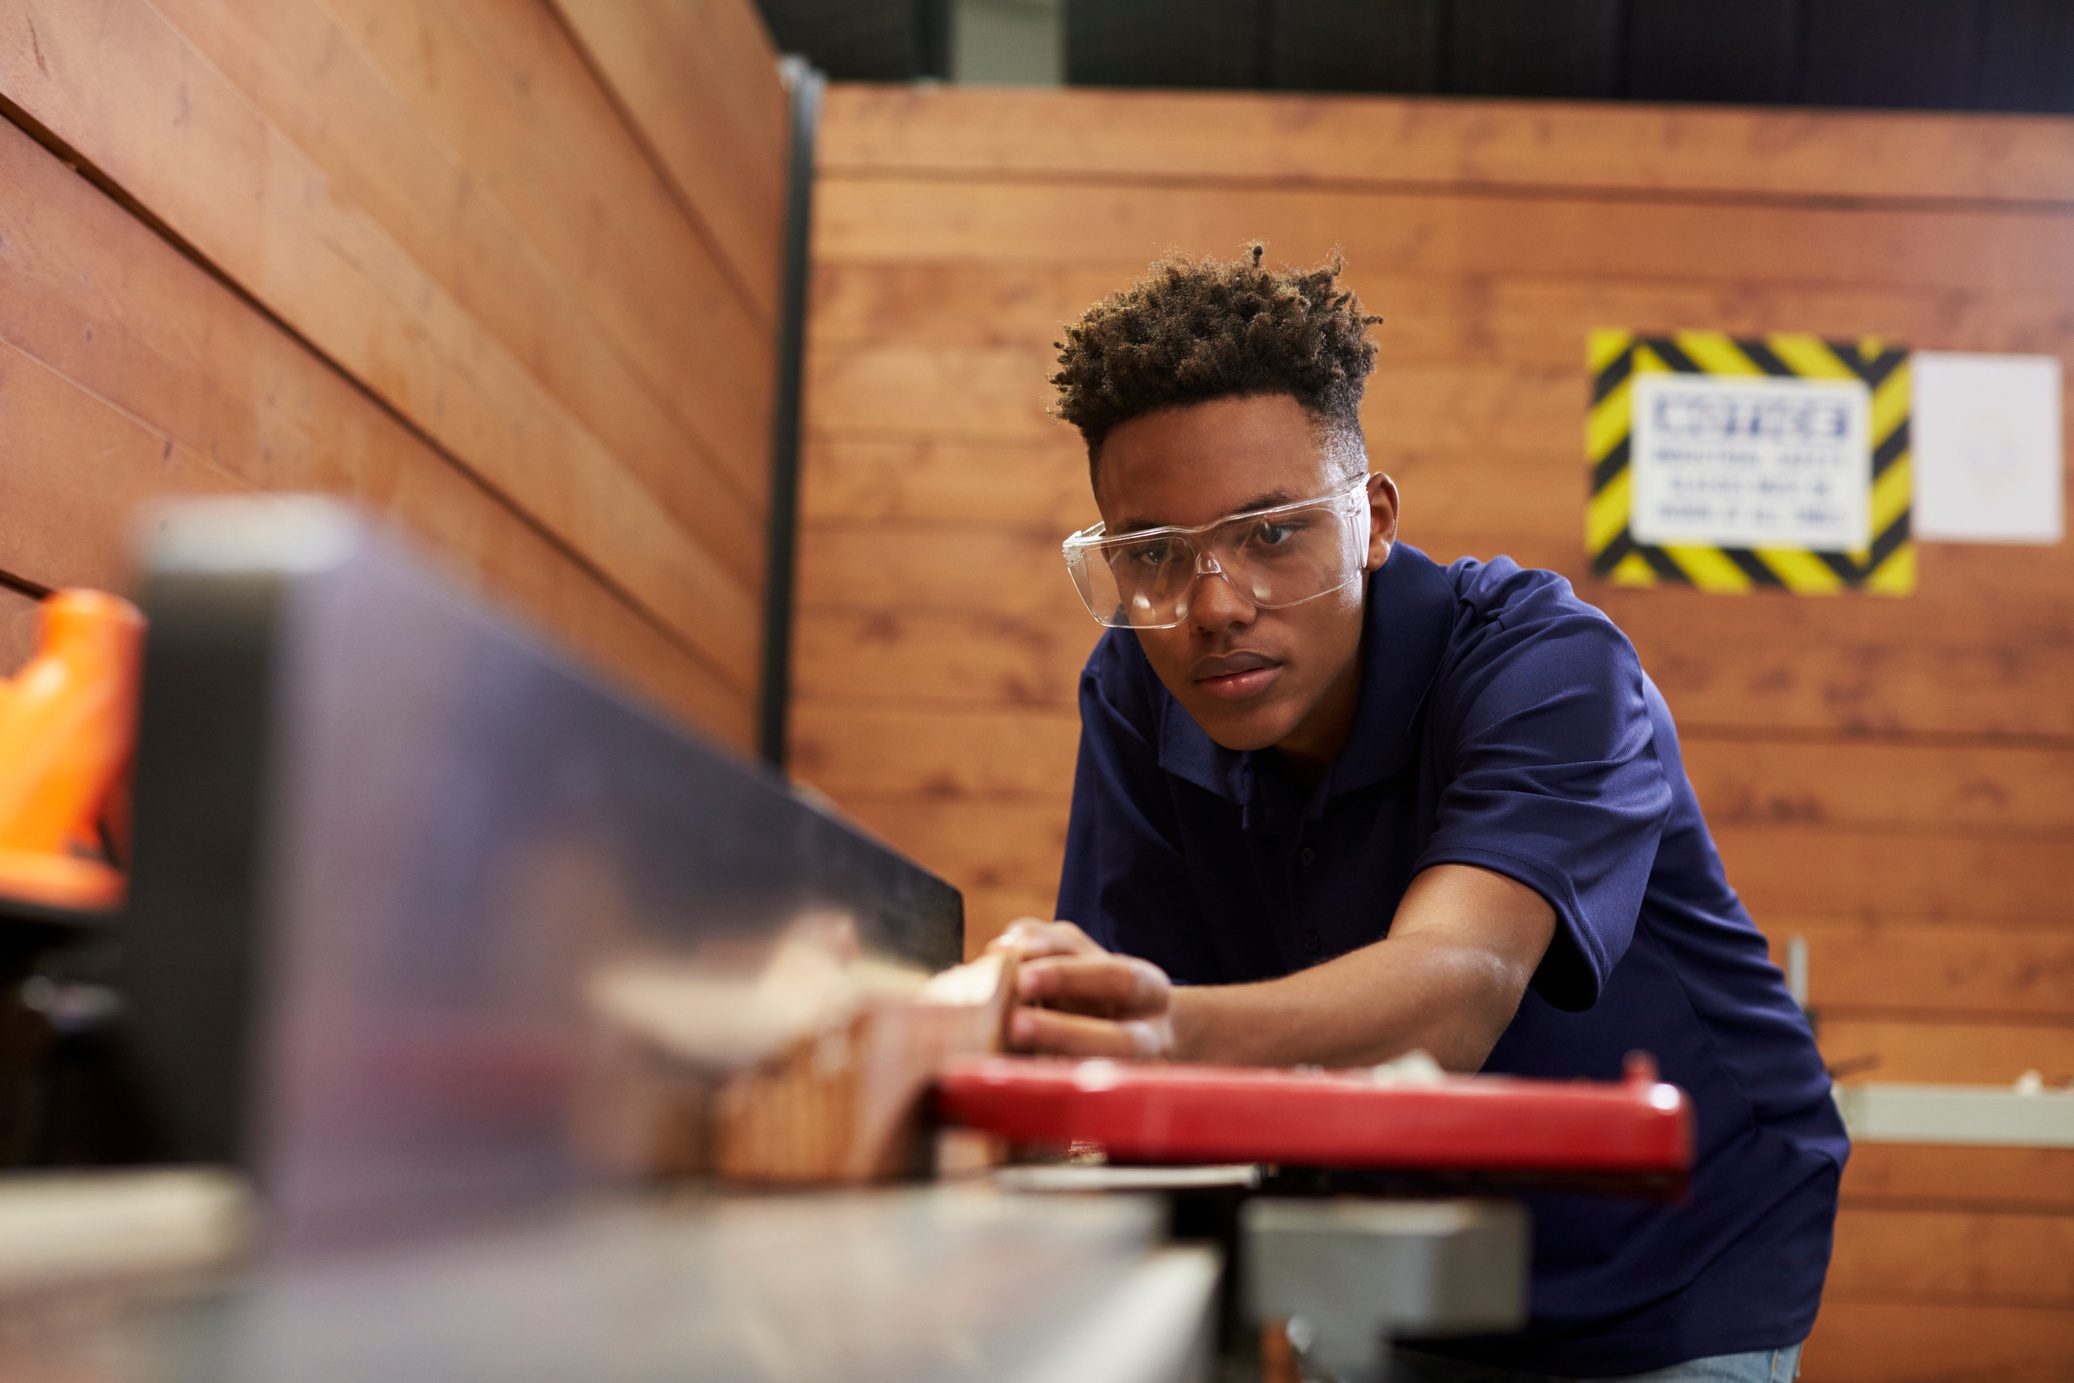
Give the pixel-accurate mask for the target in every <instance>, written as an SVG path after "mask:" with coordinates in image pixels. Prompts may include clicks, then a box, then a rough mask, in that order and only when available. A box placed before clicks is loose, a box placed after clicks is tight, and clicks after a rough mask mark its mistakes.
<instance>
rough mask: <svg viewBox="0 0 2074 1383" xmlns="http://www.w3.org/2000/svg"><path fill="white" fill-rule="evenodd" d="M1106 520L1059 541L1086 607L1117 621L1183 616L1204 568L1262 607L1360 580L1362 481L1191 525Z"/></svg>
mask: <svg viewBox="0 0 2074 1383" xmlns="http://www.w3.org/2000/svg"><path fill="white" fill-rule="evenodd" d="M1102 527H1103V526H1102V525H1101V524H1096V525H1095V526H1094V527H1092V528H1085V529H1082V530H1081V531H1080V532H1078V533H1075V534H1074V535H1073V536H1072V537H1070V538H1068V539H1066V542H1065V554H1066V569H1067V570H1068V571H1070V572H1071V573H1072V574H1073V585H1074V586H1075V588H1077V589H1078V590H1079V592H1080V598H1081V599H1082V600H1083V601H1085V602H1087V608H1088V613H1090V614H1092V615H1093V616H1094V617H1095V619H1096V621H1097V622H1098V623H1101V624H1106V625H1108V626H1110V627H1111V628H1115V629H1172V628H1174V627H1175V626H1176V625H1179V624H1182V623H1184V622H1186V620H1187V619H1188V602H1189V599H1190V595H1191V593H1192V592H1193V591H1194V590H1195V586H1196V581H1197V579H1198V578H1201V577H1217V578H1220V579H1221V580H1223V581H1225V582H1226V583H1228V584H1229V585H1230V586H1231V588H1232V589H1233V590H1234V591H1236V592H1238V594H1239V596H1240V597H1241V598H1242V599H1244V600H1246V601H1247V602H1248V603H1250V604H1252V605H1254V606H1256V607H1258V608H1260V609H1263V610H1280V609H1283V608H1285V607H1287V606H1290V605H1301V604H1302V603H1303V602H1305V601H1306V600H1316V599H1317V598H1318V597H1319V596H1322V595H1330V594H1332V593H1333V592H1334V591H1337V590H1341V589H1343V588H1344V587H1346V586H1349V585H1351V584H1352V583H1354V582H1355V581H1358V580H1360V579H1361V573H1362V572H1363V571H1364V570H1365V569H1366V567H1367V565H1368V481H1367V480H1366V478H1364V479H1363V480H1362V481H1361V483H1360V484H1358V485H1355V486H1352V487H1351V488H1349V489H1347V490H1345V491H1343V492H1341V493H1340V494H1336V495H1327V496H1326V497H1325V498H1323V499H1305V500H1298V501H1297V502H1296V503H1294V504H1278V505H1276V506H1275V507H1274V508H1272V509H1255V510H1253V511H1251V512H1250V513H1244V514H1232V515H1229V516H1228V517H1226V518H1221V519H1218V520H1216V521H1215V522H1213V523H1206V524H1202V525H1200V526H1198V527H1195V528H1178V527H1170V528H1148V529H1145V530H1143V531H1141V532H1137V533H1125V534H1121V535H1119V536H1117V537H1114V538H1111V537H1106V536H1104V534H1103V532H1102Z"/></svg>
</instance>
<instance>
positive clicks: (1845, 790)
mask: <svg viewBox="0 0 2074 1383" xmlns="http://www.w3.org/2000/svg"><path fill="white" fill-rule="evenodd" d="M821 151H822V184H821V189H820V193H819V216H818V220H817V224H816V228H815V233H816V242H815V246H816V260H815V279H814V297H813V317H812V331H811V351H810V359H809V395H808V406H809V429H808V443H807V453H806V458H805V478H804V489H803V494H802V506H803V513H804V521H803V523H804V527H803V533H802V544H801V591H800V614H799V627H798V632H797V656H796V666H795V681H794V688H793V690H794V698H795V708H796V709H795V722H794V723H795V731H794V745H793V750H794V756H795V761H796V764H797V766H798V768H799V771H800V773H801V775H802V776H803V777H805V778H807V779H808V780H810V781H812V782H814V783H815V784H817V785H818V786H820V787H821V788H823V789H824V790H825V791H827V792H828V793H829V794H830V795H831V796H833V797H834V798H835V799H836V800H837V801H838V802H839V803H841V804H842V805H843V806H844V807H845V808H846V809H847V810H849V811H850V812H852V813H853V814H854V815H856V816H857V817H858V818H859V819H860V820H862V821H864V822H865V823H866V824H868V825H869V826H871V827H872V828H873V829H875V830H877V831H879V832H881V833H882V834H884V835H885V836H886V838H887V839H889V840H891V841H893V842H894V843H895V844H896V845H899V846H901V847H902V848H904V849H907V850H909V851H910V852H912V853H913V854H914V855H915V856H916V858H918V859H920V860H921V861H923V862H924V863H925V864H928V865H929V866H931V867H932V868H935V869H937V870H940V871H942V872H943V873H945V874H946V875H948V876H949V877H950V878H951V879H952V880H953V881H955V882H957V883H959V884H960V885H961V886H963V887H964V888H965V889H966V891H967V915H968V917H970V918H971V919H972V928H971V931H970V933H969V935H968V945H975V946H976V945H977V944H979V943H981V942H983V941H984V940H985V938H986V937H987V936H989V935H991V934H992V932H993V931H994V930H995V929H997V928H998V927H1000V926H1001V925H1003V924H1004V923H1005V922H1007V921H1008V920H1009V919H1010V918H1012V917H1014V916H1016V915H1018V914H1021V913H1029V912H1036V913H1042V914H1047V915H1048V914H1049V912H1050V909H1051V902H1052V898H1053V895H1054V891H1055V889H1056V885H1057V871H1058V868H1059V861H1060V856H1061V852H1062V851H1063V848H1064V834H1065V820H1066V811H1067V803H1068V794H1069V791H1070V788H1071V781H1072V766H1073V759H1074V747H1075V744H1076V742H1077V733H1078V727H1077V713H1076V708H1075V696H1076V687H1077V681H1078V673H1079V669H1080V666H1081V664H1082V663H1083V661H1084V660H1085V658H1086V656H1087V653H1088V650H1089V649H1090V648H1091V647H1092V646H1093V644H1094V641H1095V637H1096V635H1097V633H1098V632H1099V631H1098V630H1097V629H1096V628H1095V626H1094V625H1093V623H1092V622H1091V621H1090V620H1089V619H1088V618H1087V615H1086V612H1085V611H1084V610H1082V609H1081V607H1080V605H1079V602H1078V600H1077V599H1076V598H1075V596H1074V595H1073V592H1072V590H1071V587H1070V586H1069V584H1068V582H1067V580H1066V577H1065V574H1064V572H1063V571H1062V570H1061V569H1060V568H1061V564H1060V562H1059V558H1058V543H1059V540H1060V538H1062V537H1063V536H1064V535H1065V534H1066V533H1067V532H1068V531H1070V530H1072V529H1074V528H1077V527H1080V526H1082V525H1084V524H1086V523H1089V522H1092V521H1093V519H1094V518H1095V517H1096V516H1095V513H1094V508H1093V504H1092V501H1091V499H1090V498H1089V496H1088V492H1087V479H1086V461H1085V457H1084V455H1083V454H1082V452H1081V450H1080V447H1079V444H1078V440H1077V438H1076V437H1075V436H1074V435H1073V434H1072V432H1071V431H1070V430H1069V429H1066V428H1065V427H1063V426H1062V425H1060V424H1058V423H1057V422H1055V421H1053V420H1052V419H1050V418H1049V417H1048V416H1047V415H1046V413H1045V407H1046V404H1047V402H1048V396H1049V391H1048V388H1047V386H1046V385H1045V383H1044V375H1045V374H1046V372H1047V371H1048V369H1049V368H1050V366H1051V363H1052V358H1053V357H1054V355H1055V354H1056V350H1055V348H1054V347H1053V345H1052V343H1053V342H1054V341H1055V340H1056V339H1057V338H1058V328H1059V324H1060V323H1061V322H1062V321H1065V320H1068V319H1070V318H1072V317H1073V316H1075V315H1076V314H1078V313H1079V312H1080V311H1081V310H1082V309H1083V308H1085V307H1086V306H1087V305H1088V304H1089V303H1090V302H1092V301H1093V300H1095V299H1096V298H1099V297H1101V296H1103V295H1105V294H1107V293H1109V292H1112V291H1114V290H1116V289H1117V288H1120V287H1122V286H1124V285H1125V284H1127V283H1128V282H1129V281H1130V280H1131V279H1132V278H1133V277H1134V276H1135V275H1136V274H1137V273H1138V272H1140V271H1141V270H1142V269H1143V268H1144V266H1145V265H1146V264H1147V263H1148V262H1149V261H1151V260H1152V259H1153V258H1155V257H1156V256H1157V255H1159V254H1160V253H1162V252H1163V251H1165V250H1167V249H1168V248H1170V247H1177V248H1180V249H1183V250H1187V251H1190V252H1194V253H1204V252H1208V253H1220V254H1230V253H1233V252H1235V251H1237V249H1238V248H1239V246H1240V244H1241V243H1242V242H1243V241H1244V240H1246V239H1248V238H1250V237H1253V236H1265V237H1266V238H1267V239H1268V240H1269V254H1270V256H1271V257H1273V258H1276V259H1281V260H1287V261H1291V262H1307V261H1314V260H1316V259H1318V258H1320V257H1322V256H1324V255H1325V254H1326V253H1327V252H1329V251H1330V250H1331V249H1332V248H1333V247H1334V246H1338V247H1340V248H1341V250H1342V251H1343V252H1344V253H1345V255H1346V257H1347V262H1348V278H1349V281H1350V282H1351V283H1352V284H1353V286H1354V287H1355V288H1357V289H1358V290H1359V291H1360V293H1361V294H1362V297H1363V299H1364V301H1366V302H1367V303H1368V305H1369V307H1370V309H1371V310H1372V311H1376V312H1380V313H1382V314H1383V315H1384V316H1386V317H1387V318H1388V319H1389V321H1388V324H1387V325H1385V326H1384V327H1382V328H1381V329H1380V331H1379V332H1378V333H1377V338H1376V339H1377V341H1378V344H1379V345H1380V347H1381V356H1380V359H1379V362H1378V369H1377V372H1376V375H1375V377H1374V378H1373V380H1372V381H1371V383H1370V386H1369V391H1368V398H1367V402H1366V406H1365V409H1364V422H1365V424H1366V427H1367V432H1368V438H1369V447H1370V454H1371V457H1372V459H1373V460H1374V462H1375V464H1376V465H1377V466H1378V467H1379V468H1381V469H1384V470H1387V471H1389V472H1391V473H1392V474H1393V475H1394V476H1396V478H1397V479H1398V481H1399V483H1400V485H1401V486H1402V488H1403V493H1404V532H1405V536H1406V538H1407V539H1408V540H1409V541H1411V542H1412V543H1414V544H1416V545H1418V546H1420V547H1422V548H1424V549H1425V550H1426V551H1427V552H1428V553H1430V554H1431V555H1432V556H1434V557H1436V558H1438V559H1441V560H1452V559H1453V558H1455V557H1458V556H1464V555H1473V556H1478V557H1486V558H1487V557H1491V556H1494V555H1497V554H1500V553H1504V554H1508V555H1511V556H1513V557H1514V558H1516V559H1517V560H1519V561H1520V562H1522V563H1524V564H1527V565H1534V566H1544V567H1549V568H1552V569H1554V570H1557V571H1559V572H1562V573H1563V574H1565V575H1567V576H1569V577H1570V578H1571V579H1572V580H1574V581H1576V582H1578V583H1579V586H1580V589H1582V590H1583V591H1584V592H1585V593H1586V595H1587V598H1589V599H1591V600H1592V601H1594V602H1595V603H1597V604H1599V605H1601V606H1602V607H1603V608H1604V609H1606V610H1607V612H1608V613H1609V614H1611V615H1612V616H1613V618H1614V619H1615V620H1616V621H1618V622H1619V623H1620V625H1621V627H1622V628H1623V629H1624V630H1626V631H1627V633H1628V635H1629V637H1631V638H1632V639H1633V640H1634V642H1635V644H1636V647H1637V649H1638V650H1639V651H1640V653H1641V655H1642V661H1643V664H1644V666H1645V667H1646V668H1648V670H1649V672H1650V673H1651V675H1652V676H1653V677H1654V678H1655V679H1656V681H1657V683H1658V684H1659V685H1660V686H1661V687H1662V689H1663V691H1664V693H1665V696H1666V697H1667V699H1668V700H1669V701H1670V704H1671V706H1672V709H1673V711H1674V712H1675V713H1676V714H1677V716H1678V719H1679V723H1680V725H1681V727H1682V731H1683V736H1684V741H1685V754H1686V760H1687V769H1688V772H1689V773H1690V775H1691V777H1692V780H1693V782H1694V785H1695V787H1696V788H1697V790H1698V792H1699V794H1700V797H1701V799H1702V801H1703V803H1704V804H1705V806H1706V808H1707V811H1708V814H1709V817H1710V820H1711V821H1712V823H1713V825H1714V827H1715V830H1716V835H1717V838H1718V840H1719V843H1720V846H1721V850H1722V854H1723V856H1724V858H1725V860H1726V862H1727V865H1728V870H1729V876H1730V879H1731V881H1732V882H1734V883H1735V884H1736V886H1737V887H1738V888H1739V889H1740V890H1741V891H1742V893H1743V895H1744V897H1745V898H1746V900H1747V901H1748V902H1749V904H1750V906H1751V908H1752V910H1753V912H1754V913H1755V914H1756V916H1757V917H1758V920H1759V922H1760V924H1761V925H1762V926H1763V927H1764V928H1765V930H1766V932H1767V934H1768V935H1769V936H1770V937H1771V939H1772V941H1773V945H1774V950H1775V952H1777V951H1780V950H1782V948H1783V947H1784V945H1785V942H1786V940H1787V938H1789V937H1791V936H1795V935H1798V936H1802V937H1804V938H1805V939H1806V940H1807V943H1808V946H1809V952H1810V956H1811V978H1812V987H1813V1001H1814V1003H1815V1006H1816V1008H1817V1010H1818V1014H1819V1019H1820V1040H1821V1041H1822V1044H1823V1047H1824V1050H1825V1053H1826V1054H1827V1056H1828V1057H1829V1059H1830V1060H1831V1061H1833V1062H1835V1061H1864V1062H1870V1063H1875V1064H1873V1065H1870V1066H1869V1067H1868V1068H1866V1069H1864V1070H1863V1071H1862V1075H1866V1076H1875V1077H1878V1078H1884V1079H1897V1080H1906V1079H1917V1080H1963V1081H1992V1082H2003V1081H2010V1080H2013V1079H2014V1078H2015V1077H2016V1076H2017V1075H2018V1074H2019V1073H2020V1072H2021V1071H2023V1070H2025V1069H2027V1068H2030V1067H2038V1068H2041V1069H2043V1070H2044V1072H2045V1074H2046V1076H2047V1077H2048V1078H2049V1079H2050V1078H2057V1077H2060V1076H2065V1075H2068V1074H2074V902H2070V898H2074V889H2070V884H2074V864H2070V861H2074V696H2070V695H2069V694H2068V688H2070V687H2074V546H2070V545H2062V546H2060V547H2057V548H2014V547H2002V548H1998V547H1986V546H1983V547H1966V546H1926V547H1925V548H1923V549H1922V552H1921V584H1920V589H1919V591H1918V593H1917V594H1916V595H1915V596H1914V597H1913V598H1911V599H1907V600H1870V599H1798V600H1797V599H1792V598H1785V597H1781V598H1770V597H1763V596H1756V597H1712V596H1702V595H1698V594H1696V593H1692V592H1685V591H1648V592H1637V591H1627V590H1620V589H1615V588H1612V587H1608V586H1605V585H1603V584H1599V583H1596V582H1593V581H1590V580H1589V579H1588V577H1587V575H1586V572H1585V568H1584V562H1583V554H1582V539H1581V531H1582V522H1583V514H1582V510H1583V498H1584V483H1585V478H1584V469H1583V465H1582V461H1581V444H1580V439H1581V435H1582V425H1583V413H1584V405H1585V401H1586V388H1585V382H1584V378H1583V374H1584V371H1583V353H1584V338H1585V334H1586V333H1587V332H1588V331H1589V330H1591V329H1592V328H1594V327H1601V326H1625V327H1633V328H1641V329H1670V328H1678V327H1691V326H1702V327H1720V328H1726V329H1729V330H1734V331H1743V332H1757V331H1766V330H1795V331H1813V332H1820V333H1824V334H1829V335H1844V336H1855V335H1861V334H1877V335H1882V336H1886V337H1889V338H1892V339H1896V340H1900V341H1905V342H1907V343H1909V344H1912V345H1915V346H1920V347H1928V348H1938V349H1953V350H2008V351H2027V352H2044V353H2049V354H2057V355H2060V356H2062V357H2067V358H2074V173H2070V170H2074V122H2068V121H2064V120H2059V119H2051V118H2032V117H2023V118H2005V117H1963V116H1961V117H1954V116H1931V115H1881V114H1865V115H1858V114H1840V113H1839V114H1804V113H1795V112H1744V111H1733V110H1712V111H1709V110H1697V109H1656V108H1650V107H1643V106H1632V105H1630V106H1621V107H1603V106H1591V105H1585V104H1560V105H1536V104H1532V103H1519V102H1477V101H1418V100H1387V99H1365V98H1364V99H1334V98H1309V97H1266V96H1234V95H1196V94H1169V93H1161V94H1144V93H1112V92H1097V91H1071V92H1027V91H994V92H979V91H974V90H970V89H965V90H935V91H914V90H908V89H893V88H874V87H838V88H836V89H835V90H834V91H833V92H832V93H831V95H830V100H829V105H828V113H827V121H826V125H825V127H824V131H823V138H822V144H821ZM2070 1177H2074V1163H2070V1162H2069V1161H2068V1156H2067V1155H2065V1154H2048V1153H2035V1152H2030V1151H2027V1150H2012V1149H1964V1148H1957V1149H1952V1148H1918V1147H1879V1146H1868V1147H1865V1148H1862V1149H1861V1150H1860V1151H1859V1154H1858V1156H1857V1158H1856V1160H1854V1162H1853V1164H1852V1167H1851V1169H1850V1171H1849V1172H1848V1173H1847V1175H1846V1178H1845V1183H1844V1194H1845V1206H1846V1209H1845V1212H1844V1215H1843V1219H1842V1221H1841V1224H1840V1227H1839V1239H1838V1250H1837V1260H1836V1271H1835V1274H1834V1275H1833V1277H1832V1282H1831V1291H1830V1296H1829V1299H1828V1302H1827V1304H1826V1305H1825V1308H1824V1314H1823V1318H1822V1322H1821V1324H1820V1325H1819V1326H1818V1328H1817V1334H1816V1336H1815V1339H1814V1341H1813V1343H1812V1344H1811V1345H1810V1347H1809V1352H1808V1362H1807V1369H1808V1372H1807V1377H1808V1378H1809V1379H1810V1380H1815V1381H1816V1383H1820V1381H1821V1380H1861V1379H1862V1380H1872V1379H1880V1380H1932V1379H1946V1380H1957V1379H1962V1378H1964V1379H1978V1380H1986V1379H2001V1380H2019V1379H2045V1378H2061V1377H2067V1376H2070V1375H2074V1294H2070V1287H2069V1284H2068V1282H2067V1281H2066V1280H2065V1278H2066V1273H2065V1264H2064V1261H2062V1260H2064V1258H2065V1256H2066V1255H2067V1254H2068V1253H2069V1251H2070V1249H2069V1243H2068V1240H2067V1237H2066V1230H2067V1226H2068V1224H2070V1223H2074V1220H2070V1219H2069V1216H2070V1215H2074V1200H2070V1199H2069V1194H2070V1193H2069V1192H2068V1191H2067V1189H2066V1188H2067V1187H2068V1186H2069V1185H2074V1182H2070V1181H2069V1178H2070Z"/></svg>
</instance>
